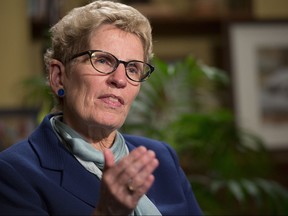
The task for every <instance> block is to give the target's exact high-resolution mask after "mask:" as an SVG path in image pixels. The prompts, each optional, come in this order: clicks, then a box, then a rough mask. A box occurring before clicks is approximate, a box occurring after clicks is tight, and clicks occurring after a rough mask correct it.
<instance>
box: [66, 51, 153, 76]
mask: <svg viewBox="0 0 288 216" xmlns="http://www.w3.org/2000/svg"><path fill="white" fill-rule="evenodd" d="M83 55H89V57H90V62H91V65H92V66H93V68H94V69H95V70H96V71H98V72H100V73H102V74H111V73H113V72H114V71H115V70H116V69H117V67H118V66H119V64H120V63H122V64H123V65H124V66H125V71H126V76H127V77H128V78H129V79H130V80H132V81H135V82H143V81H145V80H146V79H148V77H149V76H150V75H151V73H152V72H153V71H154V67H153V66H152V65H150V64H148V63H145V62H142V61H138V60H132V61H128V62H125V61H122V60H119V59H117V58H116V57H115V56H114V55H112V54H111V53H108V52H104V51H101V50H88V51H85V52H81V53H78V54H76V55H73V56H72V58H71V60H73V59H75V58H77V57H79V56H83Z"/></svg>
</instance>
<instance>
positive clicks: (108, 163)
mask: <svg viewBox="0 0 288 216" xmlns="http://www.w3.org/2000/svg"><path fill="white" fill-rule="evenodd" d="M103 154H104V161H105V163H104V171H105V170H107V169H109V168H111V167H113V166H114V165H115V159H114V155H113V153H112V151H111V150H110V149H104V151H103Z"/></svg>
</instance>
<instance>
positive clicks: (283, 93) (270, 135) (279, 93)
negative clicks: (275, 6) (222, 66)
mask: <svg viewBox="0 0 288 216" xmlns="http://www.w3.org/2000/svg"><path fill="white" fill-rule="evenodd" d="M227 33H228V41H229V42H228V43H229V57H230V72H231V78H232V85H233V87H232V88H233V90H232V92H233V105H234V111H235V116H236V123H237V125H238V126H239V127H241V128H243V129H244V130H246V131H248V132H251V133H253V134H255V135H257V136H259V137H260V138H261V139H262V140H263V141H264V144H265V145H266V147H267V148H269V149H283V148H286V149H287V148H288V22H286V21H258V22H257V21H254V22H253V21H252V22H235V23H230V24H229V25H228V31H227Z"/></svg>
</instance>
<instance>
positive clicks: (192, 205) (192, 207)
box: [164, 143, 203, 215]
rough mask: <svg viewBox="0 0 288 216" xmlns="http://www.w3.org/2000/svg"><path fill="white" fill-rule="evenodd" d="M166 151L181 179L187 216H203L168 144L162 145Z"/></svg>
mask: <svg viewBox="0 0 288 216" xmlns="http://www.w3.org/2000/svg"><path fill="white" fill-rule="evenodd" d="M164 145H165V146H166V148H167V149H168V151H169V152H170V155H171V157H172V158H173V160H174V163H175V167H176V168H177V170H178V175H179V177H180V179H181V185H182V188H183V193H184V194H185V197H186V200H187V204H188V207H189V215H203V213H202V210H201V208H200V206H199V204H198V202H197V200H196V198H195V195H194V193H193V191H192V187H191V184H190V182H189V181H188V179H187V177H186V175H185V173H184V171H183V169H182V168H181V166H180V163H179V159H178V156H177V154H176V152H175V150H174V149H172V148H171V147H170V146H169V145H168V144H166V143H164Z"/></svg>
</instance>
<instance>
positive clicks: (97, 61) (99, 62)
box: [94, 58, 109, 64]
mask: <svg viewBox="0 0 288 216" xmlns="http://www.w3.org/2000/svg"><path fill="white" fill-rule="evenodd" d="M94 62H95V63H96V64H109V60H108V59H106V58H97V59H95V60H94Z"/></svg>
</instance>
